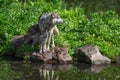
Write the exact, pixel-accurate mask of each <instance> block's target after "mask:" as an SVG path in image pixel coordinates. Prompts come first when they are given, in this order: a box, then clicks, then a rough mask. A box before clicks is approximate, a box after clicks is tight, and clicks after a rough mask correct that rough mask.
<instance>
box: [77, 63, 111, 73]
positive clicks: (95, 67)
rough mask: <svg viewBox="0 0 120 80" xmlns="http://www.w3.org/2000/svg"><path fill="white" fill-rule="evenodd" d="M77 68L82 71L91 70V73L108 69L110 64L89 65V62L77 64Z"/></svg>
mask: <svg viewBox="0 0 120 80" xmlns="http://www.w3.org/2000/svg"><path fill="white" fill-rule="evenodd" d="M76 66H77V69H79V70H80V71H85V72H90V73H94V74H96V73H99V72H101V71H102V70H104V69H106V68H107V67H109V66H110V65H89V64H77V65H76Z"/></svg>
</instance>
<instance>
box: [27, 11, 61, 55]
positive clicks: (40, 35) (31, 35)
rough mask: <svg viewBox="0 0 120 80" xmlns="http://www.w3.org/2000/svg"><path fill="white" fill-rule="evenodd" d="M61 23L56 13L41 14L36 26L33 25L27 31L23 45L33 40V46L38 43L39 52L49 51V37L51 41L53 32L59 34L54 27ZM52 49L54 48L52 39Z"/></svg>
mask: <svg viewBox="0 0 120 80" xmlns="http://www.w3.org/2000/svg"><path fill="white" fill-rule="evenodd" d="M62 22H63V20H62V19H61V18H60V17H59V16H58V14H57V13H43V14H42V15H41V16H40V17H39V21H38V24H35V25H33V26H32V27H30V29H29V30H28V31H27V34H26V35H25V43H27V42H28V41H29V40H31V39H33V44H34V43H39V46H40V51H39V52H40V53H41V52H42V53H44V52H45V51H46V50H49V46H50V40H51V37H52V39H53V31H55V32H57V33H58V34H59V30H58V28H57V26H56V25H57V24H58V23H62ZM47 43H48V45H47ZM46 45H47V48H46ZM52 47H54V39H53V44H52Z"/></svg>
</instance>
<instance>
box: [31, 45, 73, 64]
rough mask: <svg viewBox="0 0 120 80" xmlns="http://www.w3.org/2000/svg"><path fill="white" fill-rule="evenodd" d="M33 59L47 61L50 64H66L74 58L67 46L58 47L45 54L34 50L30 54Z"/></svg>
mask: <svg viewBox="0 0 120 80" xmlns="http://www.w3.org/2000/svg"><path fill="white" fill-rule="evenodd" d="M30 59H31V61H38V62H45V63H50V64H56V63H60V64H66V63H72V58H71V57H70V55H69V53H68V49H67V48H63V47H57V48H54V49H52V50H51V51H46V52H45V53H44V54H40V53H37V52H33V53H32V54H31V55H30Z"/></svg>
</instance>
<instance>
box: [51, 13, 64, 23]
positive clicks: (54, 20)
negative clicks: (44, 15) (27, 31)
mask: <svg viewBox="0 0 120 80" xmlns="http://www.w3.org/2000/svg"><path fill="white" fill-rule="evenodd" d="M51 20H52V23H53V24H58V23H63V19H62V18H60V16H59V15H58V14H57V13H51Z"/></svg>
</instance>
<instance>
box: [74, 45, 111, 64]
mask: <svg viewBox="0 0 120 80" xmlns="http://www.w3.org/2000/svg"><path fill="white" fill-rule="evenodd" d="M75 56H76V57H77V58H78V61H79V62H84V63H89V64H110V63H111V60H110V59H109V58H107V57H105V56H103V55H102V54H101V53H100V51H99V48H98V46H94V45H85V46H82V47H81V48H78V49H77V50H76V51H75Z"/></svg>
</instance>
